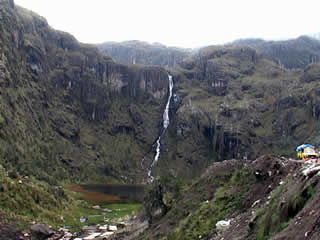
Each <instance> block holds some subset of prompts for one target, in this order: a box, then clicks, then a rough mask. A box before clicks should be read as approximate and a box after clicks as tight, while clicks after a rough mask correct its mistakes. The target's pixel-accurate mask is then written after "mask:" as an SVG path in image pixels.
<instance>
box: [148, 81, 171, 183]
mask: <svg viewBox="0 0 320 240" xmlns="http://www.w3.org/2000/svg"><path fill="white" fill-rule="evenodd" d="M168 78H169V96H168V101H167V104H166V108H165V109H164V112H163V129H162V131H161V133H160V135H159V137H158V139H157V141H156V143H155V145H156V153H155V156H154V159H153V162H152V164H151V165H150V167H149V169H148V181H149V182H153V180H154V177H153V176H152V168H153V167H154V165H155V164H156V163H157V162H158V160H159V157H160V148H161V137H162V135H163V133H164V132H165V131H166V130H167V128H168V126H169V124H170V119H169V110H170V101H171V97H172V89H173V80H172V76H171V75H168Z"/></svg>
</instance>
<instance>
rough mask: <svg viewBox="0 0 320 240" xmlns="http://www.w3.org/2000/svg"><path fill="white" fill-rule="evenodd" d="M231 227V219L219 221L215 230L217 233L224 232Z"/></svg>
mask: <svg viewBox="0 0 320 240" xmlns="http://www.w3.org/2000/svg"><path fill="white" fill-rule="evenodd" d="M230 225H231V219H229V220H221V221H219V222H217V223H216V228H217V231H218V232H224V231H225V230H227V229H228V228H229V227H230Z"/></svg>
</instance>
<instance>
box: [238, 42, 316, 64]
mask: <svg viewBox="0 0 320 240" xmlns="http://www.w3.org/2000/svg"><path fill="white" fill-rule="evenodd" d="M232 44H233V45H238V46H249V47H252V48H254V49H256V50H257V51H258V52H259V53H261V54H262V56H264V57H266V58H268V59H269V60H272V61H274V62H275V63H277V64H280V65H282V66H284V67H286V68H289V69H295V68H304V67H306V66H307V65H308V64H310V63H319V62H320V42H319V41H318V40H316V39H314V38H310V37H307V36H301V37H299V38H297V39H291V40H286V41H264V40H261V39H243V40H238V41H235V42H233V43H232Z"/></svg>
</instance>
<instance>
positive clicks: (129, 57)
mask: <svg viewBox="0 0 320 240" xmlns="http://www.w3.org/2000/svg"><path fill="white" fill-rule="evenodd" d="M97 47H98V48H99V50H100V51H102V52H104V53H106V54H109V55H111V56H112V57H113V58H114V59H115V60H116V61H118V62H120V63H124V64H144V65H158V66H162V67H169V68H172V67H177V66H178V64H179V63H180V62H182V60H183V59H184V58H185V57H186V56H188V55H189V54H190V53H189V50H188V49H182V48H176V47H167V46H164V45H162V44H157V43H154V44H149V43H146V42H141V41H127V42H120V43H116V42H106V43H102V44H98V45H97Z"/></svg>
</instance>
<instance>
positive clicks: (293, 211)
mask: <svg viewBox="0 0 320 240" xmlns="http://www.w3.org/2000/svg"><path fill="white" fill-rule="evenodd" d="M291 181H293V179H292V180H291ZM288 185H289V183H288V182H287V183H286V184H283V185H281V186H279V187H278V188H277V189H276V190H275V192H274V193H273V194H272V197H271V199H270V202H269V205H268V207H267V209H264V210H261V211H260V212H258V221H257V227H256V230H255V231H256V237H257V240H267V239H270V237H271V236H273V235H274V234H275V233H278V232H281V231H282V230H283V229H285V228H286V227H287V226H288V225H289V223H290V221H291V220H292V219H293V218H294V217H295V216H296V215H297V214H298V213H299V212H300V211H301V210H302V209H303V207H304V206H305V204H306V203H307V201H308V200H309V199H312V198H313V196H314V194H315V189H314V187H315V186H314V185H315V184H310V185H308V186H307V187H306V188H304V189H298V190H297V191H295V187H297V186H294V184H291V189H288ZM292 185H293V186H292ZM280 197H281V198H280ZM284 199H286V200H285V201H284Z"/></svg>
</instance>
